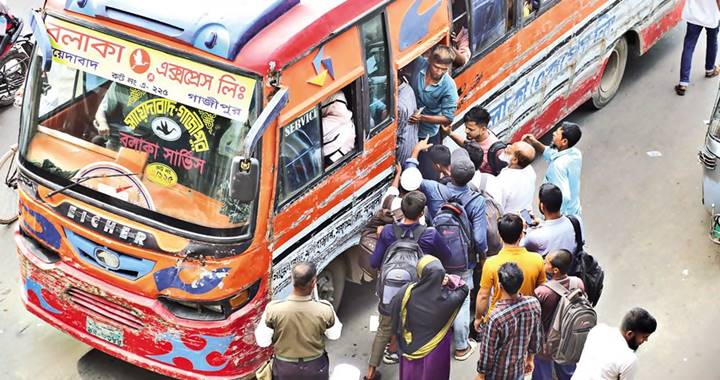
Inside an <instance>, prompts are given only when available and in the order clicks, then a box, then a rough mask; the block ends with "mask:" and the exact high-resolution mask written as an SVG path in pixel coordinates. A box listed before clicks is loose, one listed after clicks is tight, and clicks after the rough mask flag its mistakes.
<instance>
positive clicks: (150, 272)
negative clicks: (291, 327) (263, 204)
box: [16, 13, 270, 378]
mask: <svg viewBox="0 0 720 380" xmlns="http://www.w3.org/2000/svg"><path fill="white" fill-rule="evenodd" d="M41 22H43V21H41ZM39 29H42V33H46V34H47V41H48V42H49V44H50V46H47V47H46V48H47V49H46V50H47V51H46V52H42V51H41V50H42V47H39V48H38V49H37V50H38V51H37V53H38V54H36V55H35V56H34V57H33V61H32V65H31V69H30V74H29V80H28V85H27V88H26V90H25V101H24V104H23V108H22V118H21V119H22V121H21V124H22V125H21V132H20V141H19V144H20V149H19V164H20V168H21V173H20V177H19V182H20V206H19V207H20V222H19V230H18V232H17V234H16V241H17V248H18V254H19V257H20V272H21V279H22V286H23V287H24V290H25V291H24V292H23V293H24V296H23V301H24V303H25V305H26V307H27V309H28V310H30V312H32V313H33V314H35V315H37V316H39V317H40V318H41V319H43V320H45V321H46V322H48V323H49V324H51V325H53V326H55V327H57V328H58V329H60V330H62V331H64V332H66V333H68V334H70V335H72V336H73V337H75V338H77V339H79V340H80V341H82V342H84V343H86V344H88V345H90V346H92V347H95V348H98V349H100V350H102V351H105V352H107V353H109V354H112V355H114V356H117V357H119V358H121V359H123V360H126V361H129V362H131V363H133V364H136V365H139V366H142V367H145V368H148V369H151V370H153V371H156V372H160V373H164V374H167V375H171V376H173V377H178V378H238V377H242V376H245V375H248V374H250V373H252V371H254V369H255V368H256V367H257V366H258V365H259V364H260V363H261V362H262V361H264V360H265V359H266V358H267V357H268V355H269V351H267V350H264V351H263V350H260V349H259V348H258V347H257V346H256V345H255V343H254V339H253V335H252V327H254V324H255V320H256V319H257V318H258V317H259V313H260V312H261V311H262V309H263V308H264V305H265V304H266V302H267V299H268V288H269V283H268V282H269V278H268V272H269V270H270V260H269V255H268V254H267V253H266V252H267V251H266V249H264V247H260V244H259V243H257V242H255V241H254V240H253V235H254V234H255V233H256V232H257V230H258V229H257V228H256V223H257V219H258V218H257V215H258V214H259V211H258V207H257V204H258V195H257V191H255V190H256V189H257V186H258V184H257V181H258V175H257V172H258V167H257V165H258V162H259V159H260V156H261V149H260V148H259V147H255V146H252V150H251V155H250V156H245V157H239V156H238V154H239V153H238V149H239V147H241V146H247V145H246V144H245V142H246V139H247V138H248V134H249V131H250V129H251V128H252V127H253V124H254V123H255V122H256V121H257V119H258V114H259V108H260V107H259V106H258V105H259V103H261V98H260V92H261V91H260V83H261V81H259V78H258V77H257V76H253V75H251V74H247V73H243V72H240V71H239V70H234V69H233V68H232V67H231V66H229V65H227V64H224V65H220V64H217V65H215V64H213V62H212V61H210V60H208V59H207V58H203V59H194V58H193V57H192V56H191V55H188V54H182V53H181V52H179V51H178V50H176V49H163V48H162V47H161V45H159V44H149V43H144V41H142V39H141V38H138V37H137V34H136V37H135V38H132V39H131V37H129V36H127V35H125V34H123V33H117V34H115V33H110V32H107V30H106V29H102V28H99V27H93V25H91V24H89V23H87V22H84V23H82V22H79V21H78V20H76V19H73V18H69V17H65V16H63V14H62V13H57V14H53V13H50V14H48V15H47V16H46V17H45V19H44V25H41V26H40V28H39ZM100 30H103V32H101V31H100ZM48 54H50V55H51V57H48ZM181 54H182V56H181ZM50 58H51V59H52V62H51V64H50V61H49V59H50ZM201 62H202V63H201ZM246 153H247V151H246ZM238 163H240V165H239V166H238ZM242 171H244V173H245V174H246V175H238V172H242ZM248 172H252V173H251V174H248ZM241 174H242V173H241ZM252 174H254V176H253V175H252ZM248 181H256V182H255V183H249V182H248ZM243 191H247V192H249V193H243ZM261 231H262V230H261Z"/></svg>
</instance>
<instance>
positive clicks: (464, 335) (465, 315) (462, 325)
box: [453, 270, 473, 351]
mask: <svg viewBox="0 0 720 380" xmlns="http://www.w3.org/2000/svg"><path fill="white" fill-rule="evenodd" d="M472 274H473V271H472V270H467V271H465V272H464V273H463V274H462V279H463V281H465V284H466V285H467V287H468V295H467V297H465V301H463V303H462V306H460V311H458V313H457V316H455V321H454V322H453V345H454V346H455V351H460V350H465V349H466V348H468V337H469V336H470V290H472V289H473V276H472Z"/></svg>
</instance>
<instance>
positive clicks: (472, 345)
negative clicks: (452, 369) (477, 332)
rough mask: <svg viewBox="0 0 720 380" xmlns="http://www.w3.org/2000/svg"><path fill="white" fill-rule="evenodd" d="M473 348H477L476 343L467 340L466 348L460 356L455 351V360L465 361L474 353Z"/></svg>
mask: <svg viewBox="0 0 720 380" xmlns="http://www.w3.org/2000/svg"><path fill="white" fill-rule="evenodd" d="M475 347H477V342H476V341H474V340H472V339H468V347H467V348H466V349H465V351H463V352H462V354H458V352H459V351H455V355H454V356H455V360H459V361H463V360H467V359H468V358H469V357H470V355H472V354H473V353H474V352H475Z"/></svg>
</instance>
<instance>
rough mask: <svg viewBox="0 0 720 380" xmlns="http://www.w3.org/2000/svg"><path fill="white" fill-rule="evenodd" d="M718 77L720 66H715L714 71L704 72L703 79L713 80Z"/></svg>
mask: <svg viewBox="0 0 720 380" xmlns="http://www.w3.org/2000/svg"><path fill="white" fill-rule="evenodd" d="M718 75H720V66H715V68H714V69H712V70H710V71H707V70H706V71H705V78H715V77H716V76H718Z"/></svg>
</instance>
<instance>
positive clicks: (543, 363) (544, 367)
mask: <svg viewBox="0 0 720 380" xmlns="http://www.w3.org/2000/svg"><path fill="white" fill-rule="evenodd" d="M575 366H576V364H557V363H555V362H553V361H552V359H551V360H545V359H542V358H540V357H539V356H537V355H535V370H533V375H532V380H552V379H553V368H555V375H557V379H558V380H570V378H571V377H572V375H573V373H575Z"/></svg>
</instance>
